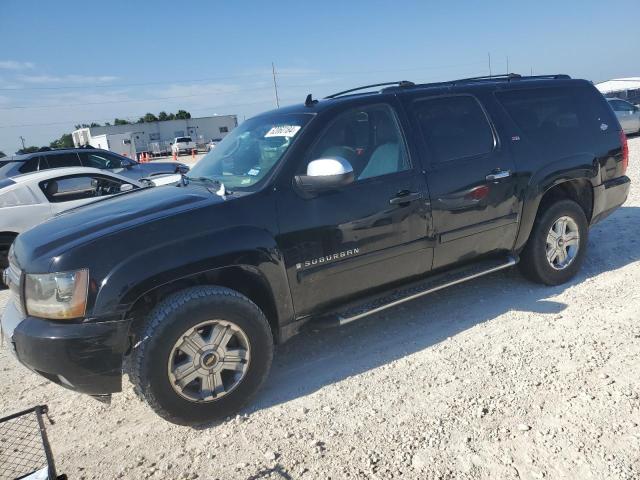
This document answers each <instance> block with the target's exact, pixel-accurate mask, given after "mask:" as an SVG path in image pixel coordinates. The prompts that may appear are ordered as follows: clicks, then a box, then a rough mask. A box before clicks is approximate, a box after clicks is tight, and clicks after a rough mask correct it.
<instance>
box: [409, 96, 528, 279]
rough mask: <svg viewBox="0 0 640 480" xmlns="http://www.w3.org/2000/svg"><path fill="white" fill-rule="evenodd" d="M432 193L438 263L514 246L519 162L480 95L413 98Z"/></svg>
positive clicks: (412, 110) (413, 113) (411, 105)
mask: <svg viewBox="0 0 640 480" xmlns="http://www.w3.org/2000/svg"><path fill="white" fill-rule="evenodd" d="M405 105H406V108H407V109H408V111H409V113H410V117H411V120H412V121H413V124H414V129H415V131H416V132H419V136H420V137H421V142H420V144H421V145H420V148H421V156H422V158H423V163H424V164H425V165H426V170H427V172H426V177H427V182H428V186H429V191H430V193H431V206H432V209H433V227H434V231H435V235H436V238H437V243H436V247H435V253H434V261H433V267H434V268H438V267H443V266H446V265H449V264H452V263H455V262H459V261H464V260H468V259H471V258H474V257H477V256H479V255H482V254H486V253H488V252H492V251H500V250H510V249H511V248H512V247H513V244H514V242H515V238H516V234H517V226H518V223H517V221H518V213H519V209H520V202H519V200H518V197H517V195H516V190H517V189H516V182H515V165H514V162H513V159H512V157H511V155H510V153H509V152H508V150H507V149H506V148H504V146H503V143H502V141H501V139H500V137H499V135H498V133H497V131H496V128H495V127H494V124H493V122H492V121H491V119H490V117H489V115H488V113H487V111H486V109H485V108H484V107H483V105H482V104H481V103H480V101H479V99H478V98H477V97H476V96H473V95H470V94H449V95H440V96H431V97H420V96H414V97H408V98H405Z"/></svg>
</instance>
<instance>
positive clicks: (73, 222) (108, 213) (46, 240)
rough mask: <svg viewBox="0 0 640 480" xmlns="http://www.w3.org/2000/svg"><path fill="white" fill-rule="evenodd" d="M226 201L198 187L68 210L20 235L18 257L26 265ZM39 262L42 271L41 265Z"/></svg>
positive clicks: (151, 191)
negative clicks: (125, 231)
mask: <svg viewBox="0 0 640 480" xmlns="http://www.w3.org/2000/svg"><path fill="white" fill-rule="evenodd" d="M224 201H225V200H224V199H223V198H222V197H220V196H218V195H215V194H214V193H211V192H210V191H209V190H207V189H206V188H204V187H201V186H196V185H189V186H188V187H172V186H164V187H154V188H145V189H142V190H137V191H134V192H130V193H126V194H123V195H118V196H116V197H111V198H108V199H105V200H103V201H98V202H95V203H92V204H89V205H86V206H83V207H79V208H77V209H73V210H69V211H68V212H64V213H62V214H60V215H58V216H56V217H54V218H52V219H51V220H48V221H46V222H44V223H42V224H40V225H38V226H36V227H34V228H33V229H31V230H29V231H27V232H25V233H23V234H21V235H19V236H18V238H17V239H16V242H15V254H16V257H17V259H18V262H19V263H20V264H21V265H23V266H24V265H26V264H31V263H32V262H33V261H34V260H36V259H41V257H42V258H48V259H51V258H52V257H54V256H57V255H60V254H61V253H63V252H65V251H67V250H69V249H71V248H73V247H75V246H78V245H81V244H84V243H87V242H91V241H92V240H94V239H96V238H99V237H104V236H106V235H111V234H113V233H115V232H118V231H121V230H125V229H129V228H134V227H136V226H139V225H142V224H147V223H152V222H154V221H156V220H158V219H161V218H164V217H167V216H170V215H179V214H181V213H183V212H186V211H189V210H193V209H198V208H203V207H206V206H209V205H212V204H216V203H221V202H224ZM37 263H38V265H39V267H40V269H42V262H37Z"/></svg>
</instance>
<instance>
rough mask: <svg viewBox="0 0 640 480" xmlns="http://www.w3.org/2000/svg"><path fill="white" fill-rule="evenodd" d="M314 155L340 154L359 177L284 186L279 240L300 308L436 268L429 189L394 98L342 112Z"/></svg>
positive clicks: (320, 307) (316, 308) (324, 305)
mask: <svg viewBox="0 0 640 480" xmlns="http://www.w3.org/2000/svg"><path fill="white" fill-rule="evenodd" d="M311 145H312V146H311V147H310V148H309V150H308V151H307V152H306V153H305V155H304V157H303V159H302V161H301V162H300V165H299V166H298V170H297V173H304V172H305V171H306V166H307V165H308V163H309V162H310V161H311V160H316V159H319V158H327V157H335V156H339V157H342V158H343V159H346V160H347V161H348V162H349V163H351V165H352V166H353V168H354V173H355V180H354V182H353V183H351V184H349V185H347V186H344V187H341V188H340V189H337V190H334V191H329V192H325V193H322V194H317V195H315V196H313V197H312V198H304V195H302V194H301V193H300V192H298V191H296V187H295V186H294V185H293V182H290V184H289V185H291V187H290V188H285V189H283V190H281V191H280V192H279V197H278V209H279V218H280V235H279V237H278V244H279V246H280V248H281V249H282V251H283V253H284V257H285V263H286V266H287V273H288V277H289V284H290V287H291V291H292V294H293V299H294V305H295V309H296V314H297V315H298V316H304V315H307V314H310V313H319V312H321V311H326V310H328V309H330V308H331V306H332V304H335V303H338V302H343V301H345V300H351V299H355V298H356V297H357V296H358V295H360V294H363V293H364V292H366V291H371V290H374V289H376V288H378V287H381V286H383V285H387V284H390V283H392V282H396V281H399V280H401V279H405V278H408V277H411V276H415V275H419V274H421V273H424V272H426V271H428V270H429V269H430V268H431V261H432V256H433V253H432V250H431V246H430V244H429V243H428V241H427V239H426V236H427V227H428V220H429V219H430V216H429V211H428V192H427V188H426V182H425V180H424V176H423V175H422V172H421V168H419V167H418V165H417V164H416V162H415V159H414V158H413V157H414V156H413V155H410V153H409V150H408V148H407V142H406V140H405V137H404V135H403V134H402V130H401V128H400V123H399V121H398V116H397V114H396V111H395V110H394V108H392V106H391V105H389V104H386V103H382V104H376V105H369V106H363V107H356V108H351V109H350V110H347V111H343V112H341V113H338V114H336V115H335V116H334V118H333V119H331V120H330V121H329V122H328V126H327V128H326V129H325V130H324V131H323V132H322V133H321V134H320V135H319V136H318V138H317V139H316V140H315V141H314V142H313V143H312V144H311Z"/></svg>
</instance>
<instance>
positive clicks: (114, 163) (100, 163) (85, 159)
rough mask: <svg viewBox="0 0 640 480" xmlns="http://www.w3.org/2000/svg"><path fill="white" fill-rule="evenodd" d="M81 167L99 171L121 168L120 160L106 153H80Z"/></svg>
mask: <svg viewBox="0 0 640 480" xmlns="http://www.w3.org/2000/svg"><path fill="white" fill-rule="evenodd" d="M80 158H81V159H82V165H83V166H85V167H93V168H100V169H111V168H122V160H121V159H120V158H119V157H116V156H115V155H109V154H108V153H102V152H100V153H88V152H87V153H81V154H80Z"/></svg>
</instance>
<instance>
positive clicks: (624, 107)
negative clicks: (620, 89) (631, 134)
mask: <svg viewBox="0 0 640 480" xmlns="http://www.w3.org/2000/svg"><path fill="white" fill-rule="evenodd" d="M609 103H611V105H612V106H613V109H614V110H615V111H616V112H632V111H633V105H631V104H630V103H627V102H623V101H622V100H612V101H610V102H609Z"/></svg>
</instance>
